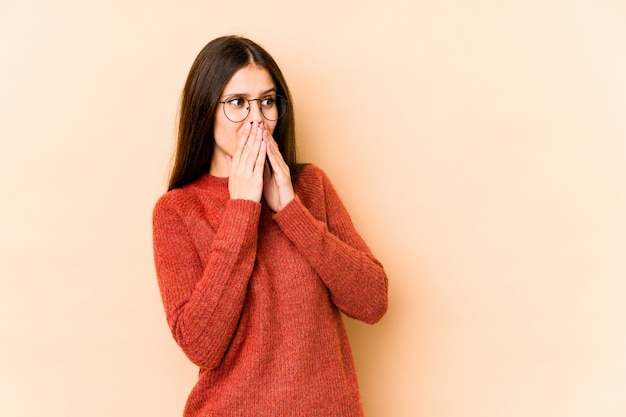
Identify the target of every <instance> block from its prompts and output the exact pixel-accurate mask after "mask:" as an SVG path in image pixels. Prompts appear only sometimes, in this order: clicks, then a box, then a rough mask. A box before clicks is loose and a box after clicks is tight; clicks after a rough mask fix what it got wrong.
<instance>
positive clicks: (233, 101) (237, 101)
mask: <svg viewBox="0 0 626 417" xmlns="http://www.w3.org/2000/svg"><path fill="white" fill-rule="evenodd" d="M226 103H227V104H228V105H229V106H230V107H236V108H242V107H243V106H244V105H245V104H246V100H244V99H243V98H242V97H233V98H229V99H228V100H226Z"/></svg>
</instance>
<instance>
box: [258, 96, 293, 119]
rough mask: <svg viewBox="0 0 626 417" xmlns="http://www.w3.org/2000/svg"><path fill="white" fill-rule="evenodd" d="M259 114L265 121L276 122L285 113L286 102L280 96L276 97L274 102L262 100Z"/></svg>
mask: <svg viewBox="0 0 626 417" xmlns="http://www.w3.org/2000/svg"><path fill="white" fill-rule="evenodd" d="M261 112H262V113H263V117H265V118H266V119H267V120H270V121H276V120H278V119H280V118H281V117H283V115H284V114H285V113H286V112H287V100H285V99H284V98H282V97H280V96H277V97H276V99H275V100H272V99H269V100H262V101H261Z"/></svg>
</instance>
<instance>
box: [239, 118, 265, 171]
mask: <svg viewBox="0 0 626 417" xmlns="http://www.w3.org/2000/svg"><path fill="white" fill-rule="evenodd" d="M262 139H263V134H262V131H261V128H260V127H259V125H258V124H256V125H252V127H251V132H250V136H249V137H248V141H247V142H246V145H245V146H244V149H243V157H244V158H245V161H244V165H245V166H247V167H249V168H250V169H252V170H253V169H254V165H255V163H256V160H257V158H258V156H259V150H260V149H261V142H262Z"/></svg>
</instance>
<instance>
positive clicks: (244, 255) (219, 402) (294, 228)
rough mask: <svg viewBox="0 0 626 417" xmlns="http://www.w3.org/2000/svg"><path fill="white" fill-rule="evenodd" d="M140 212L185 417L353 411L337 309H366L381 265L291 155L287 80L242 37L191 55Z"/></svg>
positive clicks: (383, 299)
mask: <svg viewBox="0 0 626 417" xmlns="http://www.w3.org/2000/svg"><path fill="white" fill-rule="evenodd" d="M153 225H154V256H155V264H156V271H157V276H158V281H159V287H160V290H161V295H162V298H163V303H164V306H165V311H166V316H167V321H168V324H169V326H170V328H171V330H172V334H173V336H174V339H175V340H176V342H177V343H178V344H179V345H180V347H181V348H182V350H183V351H184V352H185V354H186V355H187V356H188V357H189V359H190V360H191V361H192V362H194V363H195V364H196V365H198V367H199V368H200V370H199V376H198V381H197V383H196V385H195V387H194V388H193V390H192V392H191V394H190V395H189V398H188V400H187V404H186V407H185V411H184V415H185V416H186V417H191V416H219V417H224V416H251V417H252V416H254V417H258V416H307V417H311V416H324V417H327V416H341V417H345V416H362V415H363V410H362V405H361V400H360V396H359V389H358V384H357V376H356V371H355V368H354V363H353V358H352V352H351V349H350V344H349V341H348V337H347V334H346V330H345V328H344V325H343V322H342V318H341V312H343V313H344V314H346V315H347V316H349V317H352V318H355V319H358V320H362V321H365V322H367V323H374V322H377V321H378V320H380V319H381V317H382V316H383V315H384V314H385V312H386V310H387V277H386V275H385V272H384V270H383V267H382V265H381V264H380V263H379V262H378V261H377V260H376V258H375V257H374V256H373V255H372V253H371V252H370V250H369V249H368V247H367V245H366V244H365V242H364V241H363V239H362V238H361V237H360V236H359V234H358V233H357V232H356V230H355V228H354V226H353V225H352V222H351V220H350V217H349V215H348V213H347V212H346V209H345V208H344V206H343V205H342V203H341V201H340V199H339V197H338V195H337V193H336V192H335V190H334V188H333V186H332V185H331V183H330V181H329V179H328V178H327V176H326V175H325V174H324V172H322V171H321V170H320V169H319V168H317V167H316V166H314V165H299V164H297V161H296V148H295V130H294V114H293V106H292V98H291V95H290V93H289V89H288V88H287V83H286V82H285V79H284V78H283V75H282V74H281V71H280V69H279V68H278V66H277V65H276V62H275V61H274V60H273V59H272V57H271V56H270V55H269V54H268V53H267V52H266V51H265V50H264V49H263V48H261V47H260V46H259V45H257V44H255V43H254V42H252V41H250V40H248V39H245V38H241V37H236V36H228V37H221V38H218V39H215V40H213V41H211V42H209V44H207V45H206V46H205V47H204V49H203V50H202V51H201V52H200V54H199V55H198V57H197V58H196V60H195V62H194V63H193V65H192V67H191V70H190V72H189V76H188V78H187V82H186V84H185V87H184V90H183V95H182V102H181V108H180V122H179V130H178V144H177V149H176V156H175V162H174V167H173V169H172V172H171V176H170V183H169V190H168V192H167V193H165V194H164V195H163V196H162V197H161V198H160V199H159V201H158V202H157V204H156V206H155V209H154V217H153Z"/></svg>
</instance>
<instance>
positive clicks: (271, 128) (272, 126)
mask: <svg viewBox="0 0 626 417" xmlns="http://www.w3.org/2000/svg"><path fill="white" fill-rule="evenodd" d="M265 123H266V125H267V130H269V131H270V134H271V135H272V136H273V135H274V129H276V124H277V123H278V122H276V121H274V122H269V121H267V120H266V121H265Z"/></svg>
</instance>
